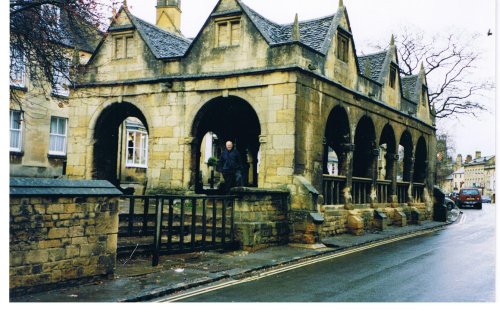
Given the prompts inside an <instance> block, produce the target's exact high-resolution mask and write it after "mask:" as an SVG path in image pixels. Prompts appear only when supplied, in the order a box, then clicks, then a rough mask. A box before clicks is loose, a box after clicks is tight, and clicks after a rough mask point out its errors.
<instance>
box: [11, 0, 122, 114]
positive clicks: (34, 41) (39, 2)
mask: <svg viewBox="0 0 500 313" xmlns="http://www.w3.org/2000/svg"><path fill="white" fill-rule="evenodd" d="M120 2H121V1H120ZM111 5H113V3H112V2H111V1H102V0H10V53H11V81H13V80H15V79H16V77H15V76H16V75H17V74H16V73H18V72H19V70H20V69H21V68H20V67H22V70H23V71H24V72H25V75H26V76H27V77H28V78H29V80H30V82H31V83H32V84H35V85H36V86H37V87H40V88H41V89H44V88H46V87H45V86H46V85H47V82H54V81H55V80H56V79H60V77H61V76H66V77H65V79H66V80H67V81H68V82H71V78H72V77H71V75H72V74H73V73H74V72H75V70H76V68H77V67H78V65H79V52H80V49H82V50H83V49H87V50H88V49H92V47H93V48H95V46H96V45H97V42H98V41H99V38H101V36H102V35H103V34H102V33H101V31H102V30H103V29H104V27H105V23H106V15H107V14H108V12H109V11H110V9H109V7H110V6H111ZM63 60H67V61H64V62H63ZM67 67H70V69H72V70H70V71H68V68H67ZM13 76H14V77H13ZM48 92H50V91H49V90H43V93H45V94H47V93H48ZM10 96H11V99H12V100H13V101H15V102H17V103H18V104H19V105H20V106H21V105H22V103H21V100H20V98H19V97H18V93H16V88H11V92H10ZM23 101H29V99H27V98H26V97H24V98H23Z"/></svg>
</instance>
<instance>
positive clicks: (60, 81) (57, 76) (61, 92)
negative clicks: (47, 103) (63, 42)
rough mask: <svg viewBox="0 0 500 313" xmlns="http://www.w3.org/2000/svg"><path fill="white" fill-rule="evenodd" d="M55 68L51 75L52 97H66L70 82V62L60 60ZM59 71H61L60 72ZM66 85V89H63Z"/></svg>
mask: <svg viewBox="0 0 500 313" xmlns="http://www.w3.org/2000/svg"><path fill="white" fill-rule="evenodd" d="M57 62H58V63H57V64H56V68H55V69H54V72H53V75H52V95H54V96H61V97H68V96H69V87H70V85H71V80H70V77H69V76H70V66H71V63H70V60H69V59H61V60H58V61H57ZM60 69H63V71H64V72H62V71H61V70H60ZM65 85H66V88H65V87H64V86H65Z"/></svg>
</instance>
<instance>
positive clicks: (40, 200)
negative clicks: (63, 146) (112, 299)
mask: <svg viewBox="0 0 500 313" xmlns="http://www.w3.org/2000/svg"><path fill="white" fill-rule="evenodd" d="M9 216H10V241H9V256H10V264H9V270H10V275H9V282H10V290H11V294H16V293H20V292H25V291H35V290H42V289H46V288H53V287H54V286H57V285H61V284H65V283H68V282H71V281H78V280H80V281H81V280H88V279H92V278H96V277H101V276H109V275H113V273H114V270H115V263H116V247H117V234H118V199H117V198H116V196H114V197H113V196H111V197H110V196H85V195H82V196H71V195H68V196H60V195H58V196H56V195H24V196H23V195H20V194H18V195H15V194H14V195H13V194H12V192H11V198H10V215H9Z"/></svg>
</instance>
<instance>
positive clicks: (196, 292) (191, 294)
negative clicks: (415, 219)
mask: <svg viewBox="0 0 500 313" xmlns="http://www.w3.org/2000/svg"><path fill="white" fill-rule="evenodd" d="M439 229H442V227H440V228H435V229H430V230H423V231H419V232H415V233H411V234H407V235H403V236H400V237H395V238H391V239H387V240H383V241H378V242H374V243H370V244H366V245H363V246H360V247H357V248H352V249H349V250H346V251H341V252H337V253H335V252H334V254H330V255H326V256H322V257H321V256H320V257H313V259H310V260H303V261H299V263H296V264H290V265H285V266H284V267H281V268H276V269H272V270H269V271H265V272H262V273H259V274H257V275H255V276H252V277H246V278H241V279H237V280H232V281H228V282H223V283H220V284H217V285H215V286H208V287H204V288H201V289H197V290H193V291H188V292H185V293H182V294H179V295H174V296H166V297H163V298H160V299H157V300H155V301H152V302H176V301H179V300H183V299H186V298H190V297H194V296H198V295H201V294H204V293H207V292H212V291H215V290H218V289H222V288H226V287H230V286H234V285H239V284H243V283H247V282H251V281H255V280H259V279H262V278H265V277H269V276H272V275H276V274H279V273H283V272H288V271H291V270H294V269H297V268H301V267H304V266H308V265H311V264H315V263H319V262H324V261H328V260H332V259H335V258H339V257H341V256H345V255H349V254H353V253H356V252H360V251H364V250H368V249H371V248H375V247H378V246H382V245H386V244H389V243H393V242H397V241H400V240H405V239H409V238H412V237H417V236H422V235H425V234H429V233H433V232H435V231H437V230H439Z"/></svg>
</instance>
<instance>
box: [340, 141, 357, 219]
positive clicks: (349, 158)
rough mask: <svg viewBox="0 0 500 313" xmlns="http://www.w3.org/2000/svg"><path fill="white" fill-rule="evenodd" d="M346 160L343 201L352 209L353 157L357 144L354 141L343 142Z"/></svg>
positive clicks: (344, 165)
mask: <svg viewBox="0 0 500 313" xmlns="http://www.w3.org/2000/svg"><path fill="white" fill-rule="evenodd" d="M342 148H343V153H344V160H343V168H344V169H345V170H346V173H345V176H346V183H345V187H344V190H342V197H343V202H344V205H345V207H346V209H352V194H351V190H352V171H353V167H354V163H353V158H354V148H355V145H354V144H352V143H346V144H342Z"/></svg>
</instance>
